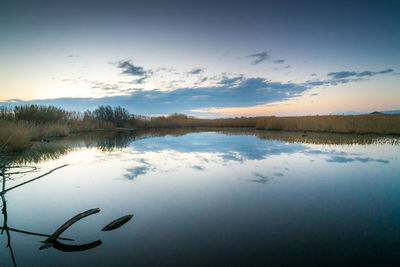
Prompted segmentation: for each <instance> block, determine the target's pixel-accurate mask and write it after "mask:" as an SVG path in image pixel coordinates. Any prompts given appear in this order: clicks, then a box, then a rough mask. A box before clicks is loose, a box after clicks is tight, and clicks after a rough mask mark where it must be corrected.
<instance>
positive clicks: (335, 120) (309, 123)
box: [255, 114, 400, 134]
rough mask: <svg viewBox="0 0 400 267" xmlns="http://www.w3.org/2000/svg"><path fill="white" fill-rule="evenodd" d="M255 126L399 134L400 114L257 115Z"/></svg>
mask: <svg viewBox="0 0 400 267" xmlns="http://www.w3.org/2000/svg"><path fill="white" fill-rule="evenodd" d="M255 127H256V128H257V129H265V130H283V131H317V132H334V133H356V134H367V133H375V134H400V114H390V115H389V114H376V115H357V116H352V115H336V116H333V115H332V116H303V117H259V118H258V119H257V122H256V125H255Z"/></svg>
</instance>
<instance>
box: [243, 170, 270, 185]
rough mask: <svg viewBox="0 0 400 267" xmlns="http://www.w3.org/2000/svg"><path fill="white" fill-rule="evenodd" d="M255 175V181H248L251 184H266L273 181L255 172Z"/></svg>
mask: <svg viewBox="0 0 400 267" xmlns="http://www.w3.org/2000/svg"><path fill="white" fill-rule="evenodd" d="M253 175H254V177H255V178H254V179H248V181H250V182H254V183H260V184H266V183H267V182H268V181H269V180H271V178H270V177H268V176H265V175H262V174H260V173H258V172H253Z"/></svg>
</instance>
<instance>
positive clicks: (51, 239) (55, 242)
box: [0, 157, 133, 266]
mask: <svg viewBox="0 0 400 267" xmlns="http://www.w3.org/2000/svg"><path fill="white" fill-rule="evenodd" d="M3 158H4V160H3V162H4V163H3V165H2V166H1V176H2V188H1V192H0V197H1V201H2V214H3V226H2V227H0V229H1V234H3V233H4V232H5V233H6V235H7V248H8V249H9V251H10V257H11V260H12V263H13V265H14V266H17V263H16V260H15V256H14V251H13V247H12V244H11V234H10V231H11V232H17V233H22V234H26V235H32V236H41V237H47V239H46V240H44V241H42V242H43V243H44V245H42V246H41V247H40V248H39V249H40V250H42V249H45V248H50V247H53V248H55V249H57V250H60V251H63V252H76V251H84V250H89V249H93V248H95V247H98V246H100V245H101V244H102V241H101V240H96V241H93V242H90V243H86V244H80V245H71V244H65V243H62V242H60V240H65V241H74V240H73V239H70V238H64V237H60V235H61V234H62V233H63V232H64V231H65V230H67V229H68V228H69V227H71V226H72V225H73V224H74V223H76V222H77V221H79V220H81V219H83V218H85V217H87V216H89V215H93V214H96V213H99V212H100V209H98V208H96V209H91V210H88V211H85V212H82V213H80V214H78V215H76V216H74V217H73V218H71V219H70V220H68V221H67V222H65V223H64V224H63V225H62V226H60V227H59V228H58V229H57V230H56V231H55V232H54V233H53V234H52V235H48V234H41V233H36V232H31V231H25V230H21V229H16V228H12V227H9V226H8V212H7V201H6V198H5V195H6V193H8V192H10V191H12V190H14V189H16V188H18V187H21V186H24V185H27V184H29V183H31V182H33V181H36V180H38V179H40V178H43V177H45V176H48V175H49V174H51V173H52V172H54V171H56V170H59V169H61V168H64V167H66V166H68V164H65V165H62V166H59V167H56V168H54V169H52V170H50V171H48V172H46V173H44V174H42V175H39V176H37V177H35V178H32V179H29V180H28V181H25V182H23V183H20V184H18V185H15V186H12V187H9V188H7V189H6V181H7V180H11V179H12V178H11V175H15V174H26V173H29V172H34V171H36V170H37V168H36V167H32V166H27V167H25V168H23V167H21V166H16V165H14V166H9V165H7V163H11V162H12V161H7V160H6V159H5V157H3ZM15 168H20V169H22V171H14V172H7V171H6V170H10V169H15ZM24 169H25V170H24ZM132 216H133V215H125V216H123V217H121V218H119V219H116V220H114V221H112V222H111V223H109V224H107V226H105V227H104V228H103V231H111V230H115V229H117V228H119V227H121V226H122V225H124V224H125V223H127V222H128V221H129V220H130V219H131V218H132Z"/></svg>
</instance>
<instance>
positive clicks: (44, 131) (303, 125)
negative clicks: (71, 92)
mask: <svg viewBox="0 0 400 267" xmlns="http://www.w3.org/2000/svg"><path fill="white" fill-rule="evenodd" d="M117 127H120V128H121V127H122V128H125V129H162V128H164V129H169V128H196V127H211V128H228V127H229V128H256V129H264V130H275V131H276V130H280V131H315V132H329V133H354V134H368V133H373V134H395V135H398V134H400V114H391V115H388V114H374V115H372V114H371V115H357V116H352V115H346V116H344V115H336V116H299V117H274V116H270V117H250V118H245V117H242V118H223V119H199V118H195V117H191V116H186V115H183V114H172V115H170V116H162V117H144V116H137V115H133V114H129V112H128V111H127V110H126V109H124V108H122V107H114V108H112V107H110V106H100V107H98V108H97V109H95V110H94V111H86V112H84V113H79V112H70V111H66V110H63V109H61V108H57V107H47V106H38V105H24V106H15V107H13V108H10V107H4V106H2V107H0V152H1V151H2V152H4V151H5V152H14V151H21V150H24V149H26V148H28V147H29V146H30V145H31V144H32V141H35V140H43V139H46V138H48V137H55V136H66V135H68V134H70V133H78V132H91V131H98V130H115V129H116V128H117Z"/></svg>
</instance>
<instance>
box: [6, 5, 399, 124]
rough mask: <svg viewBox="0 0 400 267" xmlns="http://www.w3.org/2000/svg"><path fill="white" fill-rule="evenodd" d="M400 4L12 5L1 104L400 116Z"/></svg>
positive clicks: (135, 110) (214, 113)
mask: <svg viewBox="0 0 400 267" xmlns="http://www.w3.org/2000/svg"><path fill="white" fill-rule="evenodd" d="M399 13H400V5H398V3H396V1H380V2H379V1H229V2H226V1H112V2H111V1H84V0H82V1H13V2H7V3H4V4H3V6H2V9H1V10H0V33H1V35H2V41H1V42H0V58H1V61H0V73H1V75H0V101H1V102H3V103H6V104H13V103H40V104H47V105H49V104H52V105H58V106H61V107H65V108H68V109H76V110H85V109H88V108H89V109H92V108H95V107H96V106H97V105H100V104H110V105H122V106H124V107H126V108H128V110H129V111H130V112H132V113H139V114H147V115H151V114H169V113H173V112H181V113H187V114H192V115H196V116H200V117H220V116H240V115H245V116H253V115H272V114H273V115H288V114H290V115H292V114H295V115H300V114H327V113H331V112H337V111H358V112H370V111H374V110H393V109H400V94H399V86H398V85H399V81H400V76H399V69H400V52H399V51H398V44H399V43H400V31H399V30H398V29H399V28H400V18H399V16H398V14H399Z"/></svg>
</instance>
